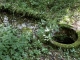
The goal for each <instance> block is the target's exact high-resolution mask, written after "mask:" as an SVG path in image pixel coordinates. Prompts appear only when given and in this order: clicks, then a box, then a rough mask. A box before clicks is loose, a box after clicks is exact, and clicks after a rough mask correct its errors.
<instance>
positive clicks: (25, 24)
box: [0, 12, 37, 29]
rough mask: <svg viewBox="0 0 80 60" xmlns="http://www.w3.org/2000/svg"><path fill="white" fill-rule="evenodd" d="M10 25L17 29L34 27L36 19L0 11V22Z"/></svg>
mask: <svg viewBox="0 0 80 60" xmlns="http://www.w3.org/2000/svg"><path fill="white" fill-rule="evenodd" d="M1 23H3V24H4V25H6V26H7V25H12V26H14V27H17V28H18V29H22V28H30V29H34V28H36V26H37V23H36V20H31V18H30V19H29V18H21V17H20V16H18V17H16V16H15V15H14V14H12V15H11V14H7V13H5V12H1V13H0V24H1Z"/></svg>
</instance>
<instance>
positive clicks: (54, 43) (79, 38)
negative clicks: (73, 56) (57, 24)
mask: <svg viewBox="0 0 80 60" xmlns="http://www.w3.org/2000/svg"><path fill="white" fill-rule="evenodd" d="M76 33H77V34H78V38H77V40H76V41H75V42H74V43H71V44H63V43H59V42H57V41H55V40H50V43H51V44H52V45H53V46H57V47H61V48H76V47H78V46H79V45H80V31H76Z"/></svg>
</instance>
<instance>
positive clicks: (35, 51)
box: [0, 0, 80, 60]
mask: <svg viewBox="0 0 80 60" xmlns="http://www.w3.org/2000/svg"><path fill="white" fill-rule="evenodd" d="M3 10H6V11H7V12H8V11H9V12H11V13H12V14H14V13H16V14H18V13H19V14H21V15H22V16H25V15H26V16H31V17H33V18H35V17H36V18H40V19H41V22H42V23H40V25H42V26H40V29H39V30H38V31H39V32H38V35H39V36H38V39H34V38H32V37H33V35H32V33H31V32H30V33H29V32H26V33H20V32H19V30H18V31H17V29H15V28H12V27H11V26H8V27H5V26H3V25H0V60H60V59H62V60H80V58H79V57H80V51H79V49H74V48H73V49H72V50H71V51H72V52H70V51H69V50H67V51H63V50H62V49H59V50H60V52H59V50H55V49H54V47H53V49H52V50H51V48H50V52H48V51H47V50H48V48H45V47H44V45H43V43H42V40H44V42H45V41H46V40H50V39H51V34H50V33H51V31H53V30H54V31H53V32H55V31H58V28H59V27H58V25H57V24H58V22H59V21H60V20H65V19H66V20H67V21H68V20H70V19H69V18H70V17H71V16H73V12H74V11H75V10H76V11H77V10H78V11H80V0H23V1H22V0H1V1H0V11H3ZM75 17H76V16H75ZM45 20H46V21H45ZM45 29H46V30H45ZM45 31H46V32H45ZM56 51H57V52H56ZM46 53H49V55H46ZM41 55H43V56H41ZM40 57H41V58H40ZM73 57H74V58H73Z"/></svg>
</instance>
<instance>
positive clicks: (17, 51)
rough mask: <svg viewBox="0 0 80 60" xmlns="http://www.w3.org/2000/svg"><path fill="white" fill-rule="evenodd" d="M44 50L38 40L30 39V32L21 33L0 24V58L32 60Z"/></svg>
mask: <svg viewBox="0 0 80 60" xmlns="http://www.w3.org/2000/svg"><path fill="white" fill-rule="evenodd" d="M45 51H47V52H48V50H47V49H46V48H44V47H43V43H41V42H40V40H33V39H32V33H31V32H25V33H21V32H20V31H19V30H18V29H15V28H14V27H12V26H7V27H5V26H4V25H2V24H0V60H34V59H37V58H38V57H39V56H40V55H41V54H44V53H45ZM47 52H46V53H47Z"/></svg>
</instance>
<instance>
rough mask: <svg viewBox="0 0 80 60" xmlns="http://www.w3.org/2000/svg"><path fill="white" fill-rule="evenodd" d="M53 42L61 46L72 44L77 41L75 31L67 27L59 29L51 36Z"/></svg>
mask: <svg viewBox="0 0 80 60" xmlns="http://www.w3.org/2000/svg"><path fill="white" fill-rule="evenodd" d="M53 38H54V40H55V41H57V42H59V43H63V44H72V43H74V42H75V41H76V40H77V39H78V35H77V33H76V31H74V30H73V29H70V28H67V27H61V28H60V30H59V32H56V33H55V36H53Z"/></svg>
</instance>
